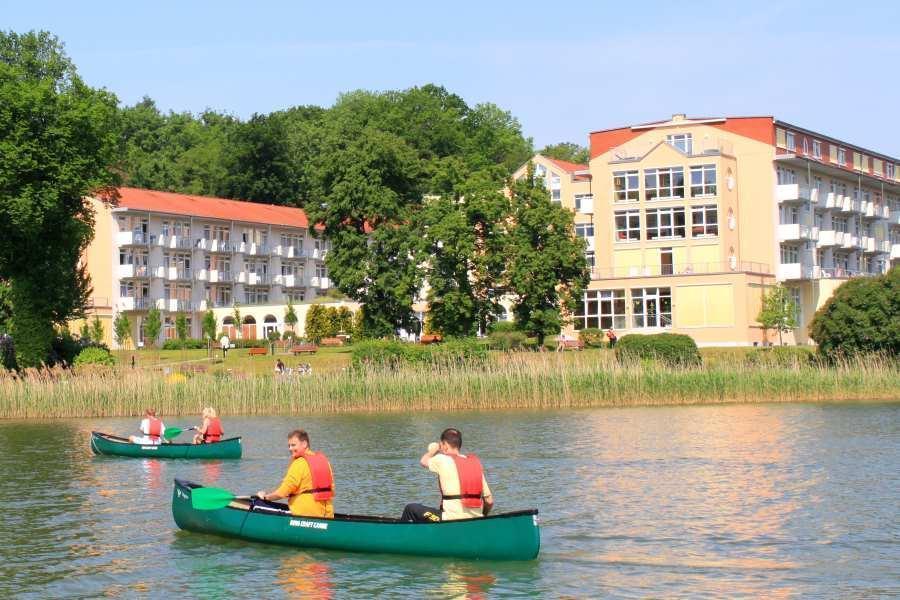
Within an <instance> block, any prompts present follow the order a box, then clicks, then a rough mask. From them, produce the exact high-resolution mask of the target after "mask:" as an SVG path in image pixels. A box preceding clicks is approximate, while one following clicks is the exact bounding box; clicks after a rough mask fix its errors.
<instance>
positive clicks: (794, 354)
mask: <svg viewBox="0 0 900 600" xmlns="http://www.w3.org/2000/svg"><path fill="white" fill-rule="evenodd" d="M815 362H816V352H815V350H813V349H812V348H805V347H803V346H776V347H773V348H754V349H753V350H751V351H750V352H748V353H747V356H746V357H745V359H744V363H745V364H746V365H748V366H754V367H756V366H766V367H804V366H808V365H812V364H815Z"/></svg>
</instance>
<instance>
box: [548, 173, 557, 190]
mask: <svg viewBox="0 0 900 600" xmlns="http://www.w3.org/2000/svg"><path fill="white" fill-rule="evenodd" d="M550 187H553V188H558V187H559V175H557V174H556V173H554V172H553V171H551V172H550Z"/></svg>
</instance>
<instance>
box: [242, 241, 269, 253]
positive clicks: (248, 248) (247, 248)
mask: <svg viewBox="0 0 900 600" xmlns="http://www.w3.org/2000/svg"><path fill="white" fill-rule="evenodd" d="M235 252H240V253H242V254H246V255H248V256H263V255H266V254H268V253H269V245H268V244H257V243H255V242H240V243H238V244H237V247H236V248H235Z"/></svg>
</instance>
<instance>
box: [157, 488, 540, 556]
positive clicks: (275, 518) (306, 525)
mask: <svg viewBox="0 0 900 600" xmlns="http://www.w3.org/2000/svg"><path fill="white" fill-rule="evenodd" d="M199 487H202V486H200V485H197V484H195V483H191V482H188V481H182V480H180V479H176V480H175V489H174V490H173V492H172V516H173V517H175V523H177V524H178V526H179V527H180V528H181V529H186V530H188V531H196V532H200V533H212V534H217V535H222V536H226V537H234V538H240V539H244V540H251V541H254V542H265V543H270V544H283V545H287V546H297V547H300V548H327V549H331V550H343V551H350V552H373V553H390V554H412V555H415V556H450V557H457V558H471V559H485V560H531V559H533V558H535V557H536V556H537V555H538V550H539V549H540V547H541V535H540V529H539V527H538V516H537V514H538V511H537V510H523V511H518V512H512V513H506V514H501V515H496V516H494V515H492V516H490V517H485V518H483V519H467V520H463V521H443V522H440V523H401V522H400V521H398V520H397V519H389V518H385V517H363V516H354V515H335V517H334V518H333V519H322V518H316V517H295V516H293V515H291V514H290V513H287V512H284V511H280V510H277V509H273V508H268V507H261V506H256V507H252V509H251V506H252V505H251V501H250V500H249V499H242V498H239V499H235V500H234V501H233V502H231V503H230V504H229V505H228V506H226V507H225V508H220V509H218V510H196V509H195V508H194V507H193V506H192V505H191V491H192V490H194V489H196V488H199Z"/></svg>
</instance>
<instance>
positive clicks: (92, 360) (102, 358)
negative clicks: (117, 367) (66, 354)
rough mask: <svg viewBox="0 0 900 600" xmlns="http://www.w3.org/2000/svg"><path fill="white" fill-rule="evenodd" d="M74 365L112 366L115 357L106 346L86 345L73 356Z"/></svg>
mask: <svg viewBox="0 0 900 600" xmlns="http://www.w3.org/2000/svg"><path fill="white" fill-rule="evenodd" d="M74 364H75V366H76V367H79V366H83V365H106V366H110V367H111V366H113V365H114V364H116V359H115V357H113V355H112V354H111V353H110V352H109V350H107V349H106V348H98V347H96V346H92V347H88V348H85V349H84V350H82V351H81V352H79V353H78V356H76V357H75V363H74Z"/></svg>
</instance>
